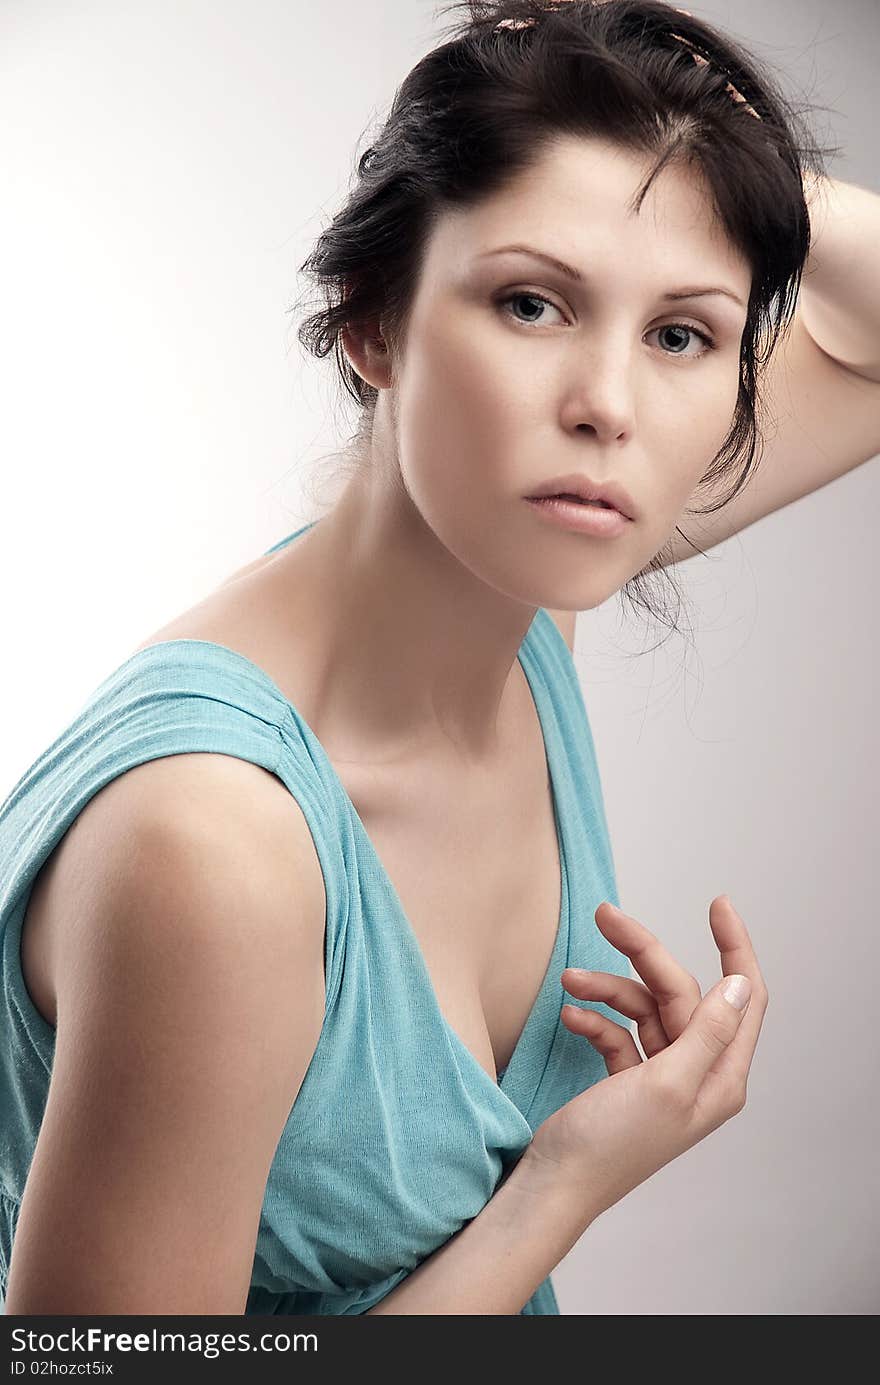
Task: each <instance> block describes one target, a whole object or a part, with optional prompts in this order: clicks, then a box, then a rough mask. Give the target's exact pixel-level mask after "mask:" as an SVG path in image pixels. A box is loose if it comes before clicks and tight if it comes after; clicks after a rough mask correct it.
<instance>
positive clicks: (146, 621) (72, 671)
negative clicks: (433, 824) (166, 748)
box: [0, 0, 880, 1314]
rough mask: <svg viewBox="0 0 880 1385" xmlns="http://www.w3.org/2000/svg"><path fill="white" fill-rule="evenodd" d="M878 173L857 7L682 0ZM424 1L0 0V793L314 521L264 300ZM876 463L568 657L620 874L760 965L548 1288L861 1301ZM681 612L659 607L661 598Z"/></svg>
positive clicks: (867, 1221)
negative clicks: (637, 1181)
mask: <svg viewBox="0 0 880 1385" xmlns="http://www.w3.org/2000/svg"><path fill="white" fill-rule="evenodd" d="M690 8H691V10H692V13H694V14H696V15H699V16H701V17H705V18H707V19H709V20H710V21H712V22H716V23H718V24H720V25H721V26H722V27H725V28H726V29H727V30H728V31H729V32H730V33H731V34H732V35H733V36H734V37H737V38H739V39H740V40H742V41H743V42H745V43H746V44H747V45H749V46H750V47H752V48H753V50H754V51H755V52H756V53H757V54H758V55H759V56H761V57H764V58H765V59H767V60H769V61H770V62H771V63H772V64H773V65H774V66H775V67H776V69H777V70H778V71H780V72H781V73H782V74H783V77H784V81H785V85H786V89H787V90H789V91H790V92H794V93H796V94H798V95H800V96H802V97H804V98H805V99H807V100H809V101H810V102H812V103H815V104H817V105H820V106H825V107H827V110H826V111H820V112H818V113H817V114H815V115H814V116H813V117H812V119H813V124H814V128H815V129H816V131H817V134H818V136H819V138H820V139H821V140H822V142H823V143H826V144H839V145H841V146H842V149H843V152H842V153H841V154H840V155H839V156H836V157H833V158H832V159H831V161H830V164H829V169H830V172H831V173H832V174H833V175H834V176H836V177H838V178H842V179H844V180H845V181H849V182H855V183H859V184H861V185H862V186H864V187H868V188H871V189H873V190H875V191H878V190H880V167H878V156H877V144H876V134H875V130H876V124H875V111H876V86H875V83H876V70H877V63H878V58H880V6H878V5H877V3H876V0H838V3H836V4H835V5H834V6H833V7H832V6H831V5H830V4H828V3H827V0H737V3H723V0H714V3H708V4H702V5H699V4H695V3H694V0H690ZM447 22H448V17H444V16H442V15H439V14H438V12H437V11H436V9H435V7H434V5H433V3H426V2H425V0H381V3H379V2H378V0H336V3H335V4H333V5H319V6H306V5H293V4H286V3H281V0H250V2H249V3H248V4H245V3H244V2H243V0H224V2H223V3H218V0H210V3H209V0H174V3H171V0H149V3H146V2H144V3H140V4H138V3H131V2H129V3H124V2H122V0H112V3H111V0H92V3H75V2H70V0H68V2H67V3H60V0H59V2H56V3H39V0H31V3H15V2H14V0H5V3H4V4H2V6H0V131H2V134H0V201H2V215H0V274H2V279H3V283H2V304H3V312H2V320H0V352H2V358H0V370H2V375H0V378H2V383H3V407H2V409H0V450H2V457H3V470H2V478H3V481H2V487H3V488H2V506H0V524H2V542H0V590H2V594H3V595H2V600H3V644H4V646H5V648H4V652H3V667H4V676H3V680H2V699H3V716H2V723H0V725H2V743H0V799H2V798H3V797H5V795H6V793H8V791H9V789H10V788H11V787H12V785H13V783H14V782H15V781H16V780H17V778H18V777H19V776H20V774H22V773H23V771H24V770H25V768H26V767H27V766H28V765H29V764H30V763H31V761H32V760H33V759H34V758H35V756H36V755H37V754H38V753H39V752H40V751H41V750H42V749H43V748H44V747H45V746H47V745H48V744H49V742H50V741H51V740H52V739H54V737H55V736H56V735H57V734H58V732H59V731H60V730H61V729H62V727H63V726H65V725H66V724H67V723H68V721H69V720H70V719H71V718H72V717H73V716H74V715H75V714H76V712H77V711H78V709H79V707H80V706H81V704H82V703H83V702H84V701H85V699H86V698H87V697H88V696H89V695H90V693H91V691H92V690H93V689H94V688H95V687H96V686H97V684H98V683H99V682H100V681H101V680H103V678H104V677H105V676H106V675H107V674H108V673H109V672H110V671H111V670H112V669H113V668H114V667H116V666H117V665H118V664H119V663H120V662H121V661H122V660H123V659H125V658H127V657H128V655H129V653H130V652H131V651H132V650H133V649H134V647H135V646H136V645H137V644H138V643H140V641H141V640H142V639H145V638H146V636H147V635H148V634H149V633H150V632H151V631H153V630H155V629H157V628H158V627H159V626H160V625H161V624H164V623H165V622H166V621H168V620H170V619H171V618H172V616H174V615H176V614H178V613H179V612H181V611H182V610H184V609H185V608H186V607H188V606H190V605H191V604H193V603H194V602H195V601H197V600H199V599H200V598H201V597H202V596H204V595H206V594H207V593H208V591H209V590H211V589H212V588H213V587H214V586H216V585H217V583H218V582H220V581H221V580H222V579H223V578H224V577H226V576H227V575H229V574H230V573H231V572H232V571H233V570H234V569H235V568H236V567H238V566H241V565H242V564H244V563H246V562H248V561H249V560H251V559H252V558H255V557H257V556H258V555H259V554H261V553H262V552H264V551H265V550H266V549H267V548H268V547H269V546H270V545H271V544H273V543H275V542H276V541H277V540H278V539H280V538H281V537H282V536H284V535H286V534H288V533H290V532H291V531H292V530H293V529H295V528H297V527H298V526H299V525H300V524H302V523H305V522H306V521H307V520H308V519H310V518H312V517H313V515H312V511H311V509H310V504H309V501H308V498H307V495H306V493H305V489H304V487H305V483H306V481H307V479H308V477H309V475H310V474H311V469H312V467H313V465H314V464H315V463H316V462H317V461H318V460H319V459H320V458H321V457H323V456H324V455H325V454H327V453H328V452H330V451H331V450H332V449H333V447H334V445H335V444H336V443H337V442H338V441H340V440H342V439H343V437H344V436H346V435H347V433H348V429H349V426H350V424H349V416H348V415H347V414H343V413H342V412H340V408H341V406H338V405H337V404H336V393H335V390H336V386H335V383H334V381H333V378H332V367H331V363H330V361H329V360H328V361H327V362H325V363H320V364H319V363H317V362H313V361H311V360H310V359H308V358H306V357H305V356H304V355H303V353H301V351H300V349H299V347H298V345H297V343H296V340H295V326H296V319H295V318H294V317H293V316H292V315H290V314H288V313H286V312H285V309H286V308H287V307H288V306H289V305H290V304H292V303H293V302H294V300H295V299H296V298H297V296H298V293H299V291H300V288H301V285H300V283H299V281H298V278H297V272H296V267H297V265H298V264H300V263H301V262H302V260H303V259H304V258H305V256H306V254H307V253H308V251H309V249H310V247H311V244H312V242H313V240H314V238H315V236H316V235H317V234H318V232H319V231H320V229H321V227H322V225H323V224H324V222H325V220H326V219H327V218H329V216H330V215H331V213H332V212H333V210H335V208H336V206H337V204H338V201H339V199H340V198H341V196H342V193H343V192H344V190H345V189H346V187H347V186H348V183H349V178H350V175H351V172H352V169H353V166H354V157H355V149H356V147H357V148H361V147H363V140H364V136H365V132H366V131H367V130H368V129H369V128H370V127H371V126H372V123H373V121H374V120H378V119H379V118H380V117H382V116H384V114H385V113H386V111H387V107H388V104H389V103H390V100H391V98H392V95H393V92H394V89H395V87H396V85H397V84H398V83H399V82H400V81H401V80H402V78H403V76H404V75H405V73H406V72H407V71H408V70H409V68H410V67H411V66H412V65H413V63H414V62H415V61H417V59H418V58H419V57H420V56H421V55H422V54H423V53H424V52H425V51H426V50H427V49H428V48H429V47H430V46H432V44H433V43H434V42H435V41H436V39H437V37H439V34H440V29H441V27H442V26H443V25H444V24H445V23H447ZM878 520H880V470H878V467H877V465H876V459H875V460H874V461H872V462H869V463H867V464H866V465H864V466H862V467H859V468H857V469H856V470H855V471H853V472H851V473H849V474H847V475H846V476H844V477H841V478H840V479H839V480H837V481H835V482H833V483H831V484H830V485H828V486H826V487H825V488H824V489H823V490H821V491H819V492H816V493H814V494H813V495H811V496H808V497H805V498H804V499H802V500H800V501H798V502H796V503H795V504H794V505H791V506H789V507H788V508H787V509H785V510H784V511H782V512H780V513H777V514H775V515H771V516H769V517H768V518H766V519H765V520H762V521H761V522H759V523H758V524H756V525H754V526H752V528H750V529H748V530H746V531H745V532H744V533H743V534H741V535H739V536H736V537H734V538H733V539H731V540H730V541H728V542H727V543H725V544H723V545H721V546H719V547H717V548H715V549H711V550H709V555H708V557H707V558H700V557H695V558H694V559H693V560H692V561H688V562H687V563H685V564H683V565H681V566H680V567H679V568H678V569H677V576H678V580H679V583H680V585H681V587H682V589H683V592H684V594H685V597H686V598H687V600H688V605H689V612H690V619H691V621H692V628H693V644H692V646H691V645H690V644H689V643H688V642H687V640H686V639H683V638H681V637H679V636H674V635H673V636H672V637H670V638H669V640H668V641H667V642H666V643H665V644H664V645H663V646H662V647H661V648H660V649H658V650H654V651H651V650H650V648H649V647H650V646H651V645H652V644H654V643H656V641H657V639H658V638H659V635H660V634H661V633H662V631H660V632H658V631H656V630H655V631H654V633H653V636H652V637H650V638H649V636H648V634H646V633H645V629H644V627H643V626H642V625H641V624H640V623H639V621H638V620H637V619H636V617H634V616H631V617H625V616H624V615H623V614H622V612H621V608H620V606H619V603H618V598H617V597H614V598H613V599H612V600H610V601H609V602H607V603H606V604H604V605H603V606H602V607H600V608H598V609H597V610H595V611H587V612H583V613H582V614H581V615H580V616H579V618H578V633H577V645H576V654H575V657H576V661H577V665H578V669H579V673H580V677H581V683H582V687H583V691H584V699H585V702H586V706H587V710H588V713H589V716H590V720H591V724H592V728H593V733H594V737H595V741H596V748H597V753H598V757H599V762H600V766H601V770H602V776H603V789H604V794H605V802H606V808H607V813H608V820H609V828H610V832H611V839H612V843H613V847H614V855H615V863H616V868H617V875H618V883H619V889H620V898H621V903H622V905H623V907H624V908H625V909H626V910H627V912H629V913H632V914H634V915H635V916H636V917H637V918H639V919H640V920H641V921H642V922H643V923H645V924H646V925H647V926H648V927H649V928H651V929H652V930H653V931H655V932H656V933H658V934H659V936H660V937H661V938H662V939H663V940H664V942H665V943H666V944H667V945H668V946H669V947H670V949H671V950H672V952H673V953H674V954H675V955H676V956H677V957H678V958H679V959H680V960H681V961H682V962H683V963H684V965H685V966H687V967H688V968H689V969H690V970H691V971H693V972H694V974H695V975H696V976H697V977H698V978H699V979H700V982H701V985H702V986H703V989H704V990H705V989H706V988H707V987H708V986H710V985H711V984H713V983H714V981H715V980H716V979H717V976H718V969H717V951H716V949H715V946H714V943H713V941H712V937H711V934H710V932H709V926H708V909H709V903H710V901H711V899H712V898H714V896H715V895H717V894H720V893H723V892H725V891H726V892H728V893H729V894H730V896H731V898H732V900H733V902H734V904H735V905H736V907H737V908H738V909H739V911H740V913H741V914H742V915H743V916H744V918H745V919H746V922H747V924H748V925H749V928H750V931H751V934H752V938H753V940H754V943H755V946H756V950H757V953H758V957H759V961H760V962H761V965H762V967H763V970H764V974H765V977H766V979H767V982H768V986H769V990H770V1006H769V1009H768V1012H767V1016H766V1019H765V1021H764V1028H763V1031H762V1034H761V1038H760V1041H759V1045H758V1049H757V1053H756V1056H755V1060H754V1063H753V1066H752V1073H751V1077H750V1081H749V1100H748V1104H747V1106H746V1108H745V1110H744V1112H743V1113H742V1114H741V1115H740V1116H739V1117H737V1118H736V1119H735V1120H734V1121H732V1122H730V1123H729V1124H728V1125H726V1126H723V1127H722V1128H721V1129H720V1130H719V1131H717V1132H715V1134H713V1135H711V1136H710V1137H709V1138H708V1139H707V1140H705V1141H704V1142H702V1143H701V1144H699V1145H697V1146H696V1147H695V1148H694V1149H692V1150H690V1151H689V1152H688V1153H687V1154H685V1155H684V1156H683V1157H681V1158H679V1159H677V1160H676V1161H674V1162H673V1163H672V1164H671V1165H668V1166H667V1167H666V1168H664V1169H661V1170H660V1171H659V1172H658V1173H657V1174H656V1175H655V1176H654V1177H653V1178H651V1179H650V1180H649V1181H648V1182H647V1183H645V1184H643V1185H642V1186H641V1187H640V1188H638V1189H637V1190H636V1191H635V1192H634V1193H632V1194H630V1195H629V1196H628V1197H626V1198H625V1199H624V1200H623V1201H622V1202H620V1203H618V1204H617V1205H616V1206H615V1207H613V1208H611V1209H610V1210H609V1211H608V1212H606V1213H605V1214H604V1215H603V1216H602V1217H601V1218H600V1219H599V1220H598V1221H597V1222H596V1223H595V1224H594V1225H593V1226H592V1227H591V1228H590V1229H589V1231H588V1232H587V1233H586V1234H585V1235H584V1236H583V1237H582V1238H581V1240H580V1241H579V1242H578V1244H577V1245H576V1246H574V1247H573V1249H572V1250H571V1252H570V1253H569V1254H568V1255H567V1256H566V1257H565V1259H564V1260H563V1261H562V1263H561V1264H560V1265H559V1267H558V1269H556V1271H555V1272H554V1275H553V1279H554V1284H555V1286H556V1290H557V1295H558V1298H559V1304H560V1308H561V1311H562V1312H563V1313H565V1314H870V1313H876V1312H877V1311H878V1309H880V1198H878V1182H880V1178H878V1169H880V1165H878V1160H877V1149H878V1147H880V1119H878V1088H877V1077H876V1074H877V1071H878V1036H877V1023H876V1013H877V976H878V973H880V946H878V910H877V888H876V875H875V870H876V864H875V859H874V854H873V853H874V850H875V849H876V847H875V836H876V829H877V826H878V813H877V773H878V734H877V721H876V715H877V710H876V709H877V705H878V692H880V689H878V681H880V680H878V671H880V670H878V655H877V633H878V625H877V614H876V609H877V600H878V579H877V571H876V538H877V530H878ZM684 621H685V629H687V613H686V614H685V617H684Z"/></svg>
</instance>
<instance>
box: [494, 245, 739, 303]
mask: <svg viewBox="0 0 880 1385" xmlns="http://www.w3.org/2000/svg"><path fill="white" fill-rule="evenodd" d="M490 255H531V256H532V258H533V259H535V260H543V261H544V262H545V263H546V264H549V265H552V266H553V268H554V269H558V270H559V273H560V274H564V275H565V277H566V278H567V279H572V280H573V281H574V282H575V283H576V284H582V283H584V276H583V274H581V272H580V270H579V269H576V268H575V267H574V265H570V264H566V262H565V260H558V259H557V258H556V256H555V255H548V254H547V253H546V251H544V250H536V249H535V247H534V246H531V245H500V246H498V247H497V248H496V249H494V250H483V251H482V252H481V253H480V254H479V255H478V256H477V259H478V260H483V259H486V258H487V257H488V256H490ZM709 294H722V295H723V296H724V297H725V298H732V299H733V301H734V303H738V304H739V306H740V307H741V308H744V307H745V306H746V305H745V303H744V302H743V301H742V299H741V298H740V297H739V296H738V295H737V294H735V293H734V292H733V290H732V289H725V288H702V287H691V288H686V289H676V290H675V291H674V292H670V293H664V294H663V295H662V296H663V298H664V299H666V300H667V301H668V302H674V301H676V300H677V299H679V298H704V297H706V296H707V295H709Z"/></svg>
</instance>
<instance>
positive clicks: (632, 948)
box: [595, 900, 702, 1043]
mask: <svg viewBox="0 0 880 1385" xmlns="http://www.w3.org/2000/svg"><path fill="white" fill-rule="evenodd" d="M595 919H596V923H597V924H598V927H599V931H600V932H601V933H602V934H603V935H604V936H605V937H606V938H607V939H608V941H609V942H610V943H613V944H614V946H615V947H616V948H617V950H618V952H623V953H625V954H626V956H627V957H628V958H629V959H630V961H631V962H632V964H633V966H634V967H635V969H636V971H637V972H638V974H639V976H640V977H641V978H642V980H643V981H644V983H645V985H646V986H647V987H648V989H649V991H650V992H651V994H652V995H653V996H654V998H655V1000H656V1001H657V1011H658V1014H659V1016H660V1022H661V1024H662V1025H663V1029H664V1032H665V1034H666V1036H667V1038H668V1039H669V1042H670V1043H672V1042H673V1040H675V1039H677V1038H678V1036H679V1034H681V1033H682V1031H683V1030H684V1028H685V1026H686V1025H687V1023H688V1020H689V1019H690V1017H691V1015H692V1014H693V1013H694V1010H695V1009H696V1007H697V1006H698V1005H699V1003H700V999H701V995H702V992H701V991H700V986H699V982H698V981H697V980H696V978H695V977H694V976H692V975H691V973H690V972H689V971H688V970H687V968H686V967H683V966H682V965H681V963H680V962H677V961H676V960H675V958H674V957H673V955H672V953H671V952H669V951H668V950H667V949H666V948H665V947H664V946H663V944H662V943H661V941H660V939H659V938H658V937H656V936H655V934H653V933H652V932H651V931H650V929H648V928H645V927H644V926H643V925H642V924H641V923H639V922H638V920H637V919H634V918H632V917H631V916H630V915H629V914H625V913H624V912H623V911H622V910H621V909H617V908H616V907H615V906H614V905H613V904H612V903H611V902H610V900H605V901H604V902H603V903H602V904H600V905H599V907H598V909H597V910H596V913H595ZM623 1013H625V1012H623Z"/></svg>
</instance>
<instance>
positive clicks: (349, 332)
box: [341, 322, 391, 390]
mask: <svg viewBox="0 0 880 1385" xmlns="http://www.w3.org/2000/svg"><path fill="white" fill-rule="evenodd" d="M380 327H381V324H380V323H378V322H352V323H348V324H346V326H345V327H343V328H342V332H341V337H342V345H343V349H344V350H345V354H346V356H347V357H348V359H349V360H350V361H351V364H352V365H353V366H354V368H355V370H356V371H357V373H358V375H359V376H360V377H361V379H362V380H364V381H365V382H366V383H367V384H368V385H372V386H373V387H374V388H375V389H380V390H384V389H388V388H389V387H390V385H391V358H390V355H389V352H388V347H387V345H386V343H385V338H384V337H383V336H382V335H381V331H380Z"/></svg>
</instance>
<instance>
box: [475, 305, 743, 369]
mask: <svg viewBox="0 0 880 1385" xmlns="http://www.w3.org/2000/svg"><path fill="white" fill-rule="evenodd" d="M521 298H531V299H532V300H533V301H534V302H536V303H546V304H547V307H548V308H556V311H557V312H558V313H559V312H561V311H562V309H561V308H558V307H557V306H556V304H555V303H554V302H553V301H552V299H550V298H545V297H544V295H543V294H542V293H531V292H527V291H525V290H523V289H517V290H515V291H514V292H513V293H508V294H505V295H504V297H503V298H499V299H496V300H495V301H496V305H497V307H498V308H499V309H500V310H502V311H503V312H504V316H505V317H509V318H511V320H512V321H514V322H516V323H518V324H519V326H521V327H525V328H528V327H529V326H530V325H532V324H530V323H529V322H527V321H524V320H523V319H522V318H518V317H514V316H513V314H512V313H510V312H508V311H507V310H506V309H507V305H508V304H509V303H514V302H516V300H517V299H521ZM537 325H538V326H540V325H541V324H540V323H538V324H537ZM667 327H678V328H679V329H681V330H683V331H685V332H690V333H691V335H692V336H695V337H699V338H700V340H701V341H702V342H703V345H704V350H702V351H698V352H697V353H696V354H695V355H690V356H688V355H685V353H684V352H683V351H662V352H661V355H663V356H670V357H673V358H674V357H676V356H682V357H683V358H684V359H685V360H690V361H697V360H700V359H701V358H702V357H703V356H706V355H708V353H709V352H710V351H714V350H715V345H716V343H715V340H714V338H713V337H711V336H709V334H708V333H707V332H704V331H703V330H702V328H700V327H695V326H694V325H693V323H690V322H663V323H661V325H660V326H659V327H652V328H651V331H652V332H662V331H664V330H665V329H666V328H667Z"/></svg>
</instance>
